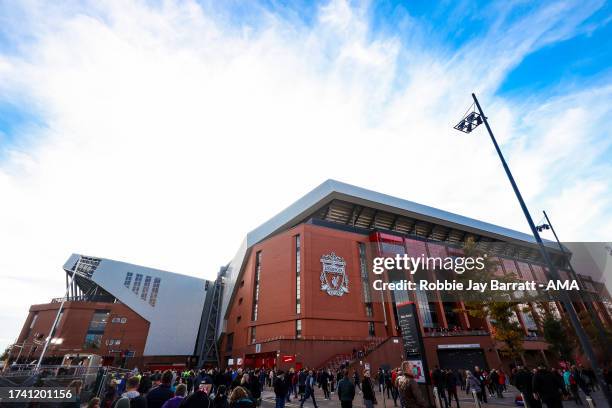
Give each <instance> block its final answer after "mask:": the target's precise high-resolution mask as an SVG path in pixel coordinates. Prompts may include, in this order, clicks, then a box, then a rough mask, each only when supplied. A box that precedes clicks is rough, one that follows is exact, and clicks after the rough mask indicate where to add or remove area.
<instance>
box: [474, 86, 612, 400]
mask: <svg viewBox="0 0 612 408" xmlns="http://www.w3.org/2000/svg"><path fill="white" fill-rule="evenodd" d="M472 98H474V103H475V104H476V107H477V108H478V112H479V113H480V116H482V120H483V121H484V124H485V126H486V128H487V131H488V132H489V136H490V137H491V141H492V142H493V145H494V146H495V150H496V151H497V155H498V156H499V160H501V162H502V165H503V166H504V170H505V171H506V176H508V180H509V181H510V184H511V185H512V189H513V190H514V194H515V195H516V198H517V200H518V201H519V204H520V205H521V209H522V210H523V213H524V215H525V218H526V219H527V223H528V224H529V228H531V232H532V234H533V237H534V238H535V240H536V242H537V244H538V247H539V249H540V254H541V255H542V259H543V260H544V262H545V263H546V265H548V273H549V274H550V276H551V277H552V279H553V280H559V273H558V271H557V269H556V268H555V266H554V265H553V263H552V261H551V259H550V256H549V255H548V251H546V248H545V247H544V243H543V242H542V238H541V237H540V234H539V233H538V230H537V228H536V226H535V223H534V222H533V219H532V218H531V215H530V214H529V210H528V209H527V205H525V201H524V200H523V196H522V195H521V192H520V191H519V189H518V186H517V185H516V182H515V181H514V177H512V173H511V172H510V168H509V167H508V164H507V163H506V159H504V155H503V154H502V151H501V149H500V148H499V145H498V144H497V141H496V140H495V136H493V131H492V130H491V127H490V126H489V121H488V120H487V117H486V116H485V114H484V112H483V111H482V108H481V107H480V103H479V102H478V99H477V98H476V95H475V94H472ZM560 294H561V302H562V303H563V306H564V307H565V310H566V311H567V314H568V315H569V318H570V321H571V323H572V326H573V327H574V330H575V331H576V335H577V336H578V340H579V341H580V345H581V346H582V350H583V351H584V353H585V354H586V357H587V359H588V360H589V361H590V362H591V366H592V368H593V370H594V371H595V373H596V375H597V377H598V379H599V381H600V384H601V385H602V387H601V388H602V389H603V390H604V394H605V396H606V399H607V400H608V404H609V405H610V406H612V396H611V395H610V391H609V390H608V389H607V388H606V387H605V386H604V384H606V382H605V381H603V376H602V373H601V371H600V369H599V365H598V364H597V359H596V358H595V353H594V352H593V348H592V347H591V343H590V342H589V339H588V338H587V336H586V333H585V332H584V329H583V328H582V325H581V324H580V320H578V315H577V314H576V310H575V309H574V305H573V304H572V302H571V301H570V300H569V297H568V295H567V292H565V291H560Z"/></svg>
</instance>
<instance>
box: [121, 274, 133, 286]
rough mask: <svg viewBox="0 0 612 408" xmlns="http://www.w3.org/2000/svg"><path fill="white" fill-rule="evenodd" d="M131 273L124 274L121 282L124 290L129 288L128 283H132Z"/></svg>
mask: <svg viewBox="0 0 612 408" xmlns="http://www.w3.org/2000/svg"><path fill="white" fill-rule="evenodd" d="M132 275H133V274H132V272H128V273H126V274H125V281H123V286H125V287H126V288H128V289H129V288H130V283H132Z"/></svg>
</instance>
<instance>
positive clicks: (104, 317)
mask: <svg viewBox="0 0 612 408" xmlns="http://www.w3.org/2000/svg"><path fill="white" fill-rule="evenodd" d="M109 314H110V312H109V311H108V310H96V311H95V312H94V314H93V316H92V318H91V321H90V322H89V328H88V329H87V333H100V334H101V333H104V329H105V328H106V323H108V316H109Z"/></svg>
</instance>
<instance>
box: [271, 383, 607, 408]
mask: <svg viewBox="0 0 612 408" xmlns="http://www.w3.org/2000/svg"><path fill="white" fill-rule="evenodd" d="M457 394H458V396H459V407H460V408H477V407H476V404H475V402H474V399H473V398H472V396H471V395H467V394H466V393H465V391H462V390H460V389H458V390H457ZM503 395H504V398H497V397H489V396H488V395H487V399H488V402H487V403H486V404H482V407H483V408H484V407H487V408H503V407H516V406H517V405H516V404H515V403H514V398H515V396H516V395H518V390H517V389H516V388H514V387H513V386H509V387H508V391H507V392H504V393H503ZM581 398H582V401H583V403H585V395H584V394H581ZM315 399H316V400H317V407H321V408H332V407H333V408H337V407H339V406H340V401H339V400H338V396H337V395H336V394H334V393H332V394H331V400H325V399H323V391H322V390H321V389H319V388H317V389H316V390H315ZM376 399H377V401H378V404H377V405H376V408H393V407H394V405H393V399H390V398H382V395H381V393H380V392H378V389H377V390H376ZM593 399H594V402H595V403H596V407H598V408H610V406H609V405H608V404H607V402H606V401H605V399H604V396H603V393H602V392H601V391H600V392H594V393H593ZM397 403H398V406H399V400H398V402H397ZM274 405H275V396H274V392H273V391H272V389H271V388H267V387H266V388H265V389H264V391H263V392H262V406H263V407H265V408H271V407H274ZM285 407H288V408H299V407H300V401H299V399H295V398H291V402H286V403H285ZM304 407H305V408H313V404H312V400H311V399H309V400H307V401H306V402H305V403H304ZM353 407H355V408H365V405H364V403H363V398H362V396H361V394H360V392H359V390H357V394H356V395H355V399H354V400H353ZM456 407H457V403H456V401H453V403H452V405H451V408H456ZM575 407H582V408H589V407H588V405H586V403H585V405H576V404H575V403H574V402H573V401H564V402H563V408H575ZM408 408H409V407H408Z"/></svg>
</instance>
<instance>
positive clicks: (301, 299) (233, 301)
mask: <svg viewBox="0 0 612 408" xmlns="http://www.w3.org/2000/svg"><path fill="white" fill-rule="evenodd" d="M467 237H472V238H473V239H474V240H475V241H477V242H478V245H479V246H480V247H482V248H489V250H490V251H497V253H495V256H496V257H497V258H498V261H499V268H498V270H497V272H496V274H499V275H500V276H501V275H504V274H507V273H509V272H514V273H515V274H517V276H518V277H519V278H520V279H523V280H536V281H538V282H546V281H547V277H546V269H545V267H544V265H543V262H542V260H541V259H540V253H539V251H538V247H537V246H536V244H535V242H534V240H533V237H532V236H531V235H528V234H524V233H521V232H517V231H513V230H510V229H507V228H503V227H500V226H497V225H493V224H489V223H486V222H482V221H478V220H475V219H471V218H467V217H463V216H460V215H456V214H452V213H449V212H446V211H442V210H439V209H435V208H432V207H428V206H424V205H420V204H417V203H414V202H410V201H407V200H403V199H399V198H395V197H391V196H388V195H384V194H380V193H377V192H373V191H369V190H366V189H363V188H359V187H355V186H352V185H348V184H345V183H341V182H337V181H334V180H328V181H326V182H324V183H323V184H321V185H320V186H318V187H317V188H315V189H314V190H313V191H311V192H309V193H308V194H306V195H305V196H304V197H302V198H301V199H299V200H298V201H297V202H295V203H294V204H292V205H291V206H290V207H288V208H287V209H285V210H284V211H282V212H281V213H279V214H278V215H276V216H275V217H274V218H272V219H270V220H269V221H267V222H265V223H264V224H263V225H261V226H260V227H258V228H257V229H255V230H253V231H251V232H250V233H249V234H248V235H247V236H246V238H245V239H244V241H243V243H242V245H241V247H240V249H239V250H238V252H237V254H236V256H235V257H234V259H233V260H232V261H231V262H230V263H229V264H228V266H227V267H226V268H224V269H223V270H222V272H221V274H220V277H219V280H218V282H221V283H222V285H223V292H224V295H223V298H222V302H221V307H220V312H219V317H218V319H217V320H216V321H215V323H218V333H219V335H220V347H219V349H218V352H219V359H220V361H221V364H222V365H224V366H234V367H235V366H251V367H254V366H259V367H261V366H268V367H272V366H279V367H281V368H284V369H286V368H288V367H289V366H295V365H297V366H308V367H323V366H333V365H337V364H338V363H339V362H343V361H346V360H353V361H355V360H362V361H367V362H368V363H370V364H371V365H372V367H379V366H393V367H394V366H398V365H399V363H400V361H401V360H402V359H404V358H406V353H405V352H406V350H405V349H404V343H405V342H411V343H412V344H413V346H414V350H413V352H414V353H415V355H416V357H415V359H417V360H420V361H421V364H424V365H425V367H424V369H426V367H427V366H429V367H430V368H433V367H434V366H435V365H439V366H442V367H449V368H473V367H474V365H479V366H481V367H488V368H495V367H500V366H506V367H507V366H508V365H509V364H510V363H511V362H510V361H508V359H506V358H504V357H503V353H500V351H501V350H502V349H503V347H504V346H503V344H499V343H498V342H496V341H495V339H494V338H493V336H492V335H491V333H492V330H493V327H492V325H491V322H490V321H488V320H487V319H480V318H475V317H473V316H471V315H469V314H468V313H466V312H461V311H458V310H462V309H463V307H462V306H463V305H462V304H460V303H457V302H455V303H453V302H448V301H444V299H442V298H440V296H439V295H436V296H438V297H437V298H435V297H434V299H431V298H427V296H424V295H423V294H422V293H418V292H417V293H416V298H411V297H409V296H408V294H406V293H404V294H403V295H402V294H401V293H399V294H398V293H394V294H392V293H390V292H387V293H384V294H383V293H382V292H378V291H373V290H372V288H371V273H370V272H371V271H370V270H369V269H370V268H371V265H372V264H371V259H372V257H374V256H389V255H391V256H392V255H393V254H396V253H400V254H402V253H408V254H410V255H415V256H420V255H421V254H427V255H429V256H438V255H439V256H443V257H446V256H449V257H453V256H457V255H459V254H461V247H462V245H463V243H464V241H465V240H466V238H467ZM496 243H503V245H495V244H496ZM546 245H548V246H549V248H550V251H551V255H552V257H553V260H554V262H555V263H556V265H557V267H558V268H559V270H560V273H561V274H562V277H565V278H568V277H569V272H568V271H567V270H566V268H567V261H568V260H567V259H566V257H564V256H563V254H562V253H561V252H560V251H559V250H558V247H557V246H556V243H554V244H553V243H552V242H547V243H546ZM429 273H434V271H430V272H429ZM396 278H397V279H398V280H399V279H402V278H409V276H396ZM387 279H391V278H387ZM597 285H599V286H597ZM587 288H589V290H590V291H592V292H593V294H594V295H596V296H600V297H599V298H598V299H599V300H600V301H605V302H595V303H593V307H594V310H595V311H596V313H597V315H598V317H599V319H600V320H601V321H602V322H603V323H604V324H605V325H606V326H608V327H610V324H611V323H612V321H611V320H610V313H609V310H608V309H607V308H606V304H607V305H609V304H610V303H609V295H608V294H607V291H606V290H605V287H604V286H603V285H601V284H598V283H596V282H592V281H589V282H588V285H587ZM410 296H413V294H411V295H410ZM602 296H603V297H602ZM410 300H412V301H411V302H407V301H410ZM407 305H413V306H411V307H414V309H410V308H407ZM551 306H552V307H553V308H554V310H555V313H557V314H559V315H562V314H563V313H564V311H563V307H562V305H561V304H560V303H554V302H553V303H552V305H551ZM574 307H575V308H576V309H577V311H578V312H581V311H584V310H585V309H586V308H585V305H584V304H583V303H582V302H580V301H576V302H574ZM412 310H413V311H414V313H413V312H412ZM412 313H413V314H412ZM540 316H541V311H540V310H538V309H537V307H536V305H535V304H524V305H520V307H519V306H517V308H516V309H515V310H514V318H515V320H516V321H517V322H518V323H519V324H520V325H521V327H522V329H523V330H524V334H525V340H524V344H523V348H524V352H523V354H522V357H521V358H522V359H523V360H524V362H525V363H527V364H531V365H533V364H538V363H547V362H548V363H553V362H554V357H553V356H552V355H551V353H549V352H548V351H547V348H548V345H547V343H546V342H545V341H544V339H543V337H542V326H541V320H540ZM410 319H413V320H410ZM355 356H357V357H358V358H357V359H355V358H354V357H355Z"/></svg>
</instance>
